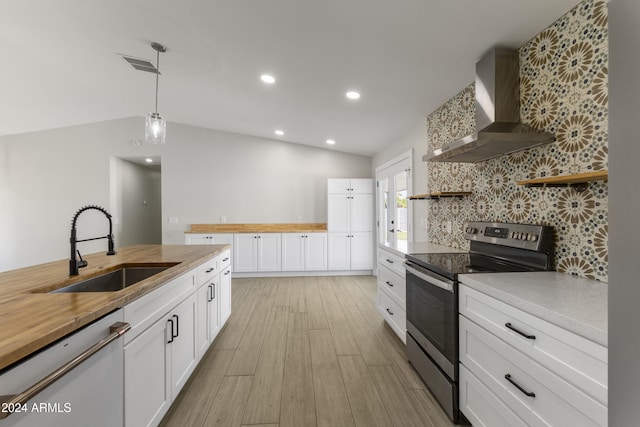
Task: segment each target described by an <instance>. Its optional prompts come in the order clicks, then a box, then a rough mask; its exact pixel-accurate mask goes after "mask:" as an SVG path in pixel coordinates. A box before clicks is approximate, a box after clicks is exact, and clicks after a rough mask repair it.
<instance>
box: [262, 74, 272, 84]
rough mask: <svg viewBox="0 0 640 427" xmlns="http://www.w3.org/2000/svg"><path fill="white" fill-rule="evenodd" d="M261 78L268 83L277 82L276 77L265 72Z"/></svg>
mask: <svg viewBox="0 0 640 427" xmlns="http://www.w3.org/2000/svg"><path fill="white" fill-rule="evenodd" d="M260 80H262V81H263V82H265V83H267V84H270V85H272V84H274V83H275V82H276V78H275V77H273V76H272V75H270V74H263V75H261V76H260Z"/></svg>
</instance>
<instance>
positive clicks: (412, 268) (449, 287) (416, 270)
mask: <svg viewBox="0 0 640 427" xmlns="http://www.w3.org/2000/svg"><path fill="white" fill-rule="evenodd" d="M403 264H404V268H405V269H406V270H407V271H408V272H409V273H411V274H413V275H414V276H417V277H419V278H420V279H422V280H425V281H427V282H428V283H430V284H432V285H435V286H437V287H439V288H441V289H444V290H445V291H447V292H451V293H453V282H450V283H448V282H445V281H444V280H442V279H439V278H437V277H435V276H433V274H431V273H429V272H427V271H426V270H424V269H422V268H420V267H418V266H416V265H415V264H413V263H411V262H409V261H405V262H404V263H403Z"/></svg>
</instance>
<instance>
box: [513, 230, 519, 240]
mask: <svg viewBox="0 0 640 427" xmlns="http://www.w3.org/2000/svg"><path fill="white" fill-rule="evenodd" d="M513 238H514V239H516V240H518V239H520V233H518V232H517V231H514V232H513Z"/></svg>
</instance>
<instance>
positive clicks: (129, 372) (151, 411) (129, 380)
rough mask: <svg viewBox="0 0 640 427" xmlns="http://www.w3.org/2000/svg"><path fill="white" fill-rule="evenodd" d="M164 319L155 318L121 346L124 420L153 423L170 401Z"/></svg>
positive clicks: (130, 424)
mask: <svg viewBox="0 0 640 427" xmlns="http://www.w3.org/2000/svg"><path fill="white" fill-rule="evenodd" d="M168 335H169V334H168V332H167V322H166V321H164V319H162V320H158V321H156V322H155V323H154V324H153V325H151V327H149V328H148V329H147V330H146V331H144V333H142V334H140V336H138V337H137V338H136V339H135V340H133V341H132V342H130V343H129V344H127V345H126V346H125V348H124V377H125V381H124V424H125V426H127V427H134V426H156V425H158V424H159V423H160V420H162V417H163V416H164V414H166V412H167V411H168V410H169V406H170V405H171V401H172V400H171V363H170V361H169V351H170V348H169V346H168V345H167V336H168Z"/></svg>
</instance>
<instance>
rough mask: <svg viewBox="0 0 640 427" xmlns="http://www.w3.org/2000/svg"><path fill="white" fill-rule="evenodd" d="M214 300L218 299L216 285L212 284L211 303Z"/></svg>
mask: <svg viewBox="0 0 640 427" xmlns="http://www.w3.org/2000/svg"><path fill="white" fill-rule="evenodd" d="M214 299H216V284H215V283H212V284H211V301H213V300H214Z"/></svg>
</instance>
